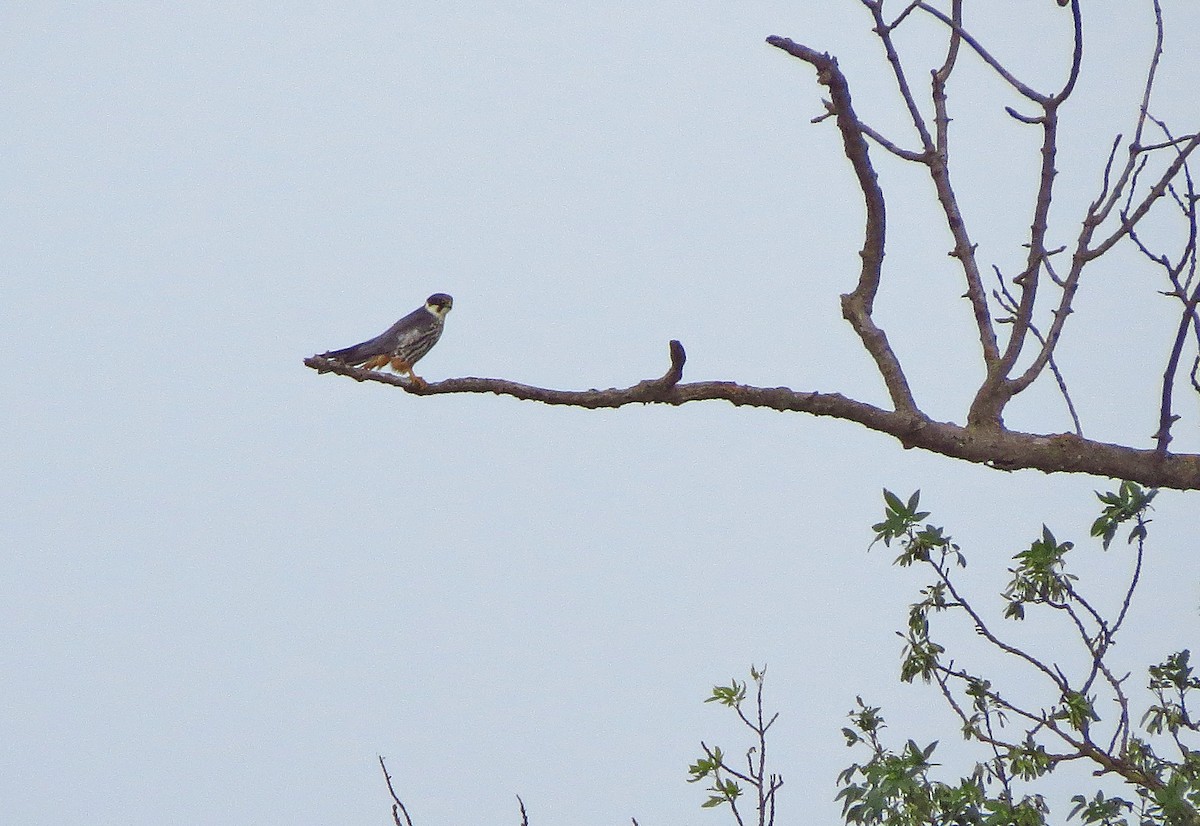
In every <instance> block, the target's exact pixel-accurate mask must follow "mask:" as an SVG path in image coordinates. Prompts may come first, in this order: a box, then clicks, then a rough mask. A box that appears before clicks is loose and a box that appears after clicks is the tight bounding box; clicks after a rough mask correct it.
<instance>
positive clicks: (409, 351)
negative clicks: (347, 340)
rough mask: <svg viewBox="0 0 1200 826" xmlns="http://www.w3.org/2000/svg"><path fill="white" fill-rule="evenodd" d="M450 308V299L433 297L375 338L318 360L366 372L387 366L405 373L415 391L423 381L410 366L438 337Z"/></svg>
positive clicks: (331, 351) (435, 295)
mask: <svg viewBox="0 0 1200 826" xmlns="http://www.w3.org/2000/svg"><path fill="white" fill-rule="evenodd" d="M453 306H454V299H453V298H451V297H450V296H448V295H446V294H445V293H434V294H433V295H431V296H429V298H427V299H425V306H423V307H418V308H417V309H415V310H413V311H412V312H411V313H409V314H408V315H406V316H405V317H404V318H402V319H400V320H399V321H397V322H396V323H395V324H393V325H392V326H391V327H388V328H387V330H385V331H384V332H382V333H380V334H379V335H377V336H375V338H372V339H368V340H367V341H364V342H362V343H361V344H355V345H354V346H353V347H346V348H344V349H342V350H330V351H329V352H326V353H321V354H320V358H324V359H332V360H333V361H340V362H342V363H343V364H348V365H350V366H352V367H366V368H367V369H368V370H377V369H380V368H383V367H388V366H390V367H391V368H392V369H393V370H395V371H396V372H397V373H406V374H407V375H408V377H409V379H410V380H411V381H412V383H413V384H414V385H416V386H417V387H424V386H425V385H426V382H425V379H423V378H421V377H420V376H418V375H417V374H416V373H414V372H413V365H414V364H416V363H417V362H418V361H420V360H421V357H422V356H424V355H425V354H426V353H428V352H429V351H430V349H431V348H432V347H433V345H435V344H437V340H438V339H439V338H441V337H442V327H443V326H444V325H445V322H446V314H447V313H448V312H450V308H451V307H453Z"/></svg>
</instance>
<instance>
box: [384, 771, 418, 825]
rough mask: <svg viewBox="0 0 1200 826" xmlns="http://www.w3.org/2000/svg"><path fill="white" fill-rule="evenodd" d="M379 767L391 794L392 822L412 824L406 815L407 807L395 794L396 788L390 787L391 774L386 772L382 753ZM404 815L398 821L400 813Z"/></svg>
mask: <svg viewBox="0 0 1200 826" xmlns="http://www.w3.org/2000/svg"><path fill="white" fill-rule="evenodd" d="M379 768H381V769H383V779H384V780H386V781H387V787H388V792H389V793H390V794H391V796H392V822H394V823H395V824H396V826H413V822H412V818H411V817H409V816H408V809H406V808H404V804H403V803H401V802H400V798H399V797H397V796H396V790H395V789H394V788H393V787H392V776H391V775H390V774H388V770H387V765H386V764H385V763H384V762H383V755H382V754H381V755H379ZM401 814H403V815H404V822H403V823H401V822H400V815H401Z"/></svg>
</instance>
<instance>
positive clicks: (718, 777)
mask: <svg viewBox="0 0 1200 826" xmlns="http://www.w3.org/2000/svg"><path fill="white" fill-rule="evenodd" d="M766 673H767V670H766V668H765V667H764V668H761V669H760V668H755V667H753V666H751V668H750V680H751V681H752V682H753V683H754V686H755V692H754V711H753V712H752V713H751V715H749V716H747V714H746V712H745V711H744V710H743V708H742V704H743V702H744V701H745V700H746V688H747V684H746V683H745V682H739V681H738V680H730V681H729V685H726V686H713V690H712V696H710V697H709V698H708V699H707V700H705V701H704V702H706V703H719V704H720V705H723V706H725V707H727V708H732V709H733V710H734V712H735V713H736V714H737V716H738V719H739V720H741V721H742V723H743V724H744V725H745V726H746V727H747V728H748V729H750V731H751V732H752V733H753V735H754V739H755V744H754V745H752V746H751V747H750V748H749V749H748V750H747V751H746V768H745V769H744V770H739V769H736V768H734V767H732V766H730V765H729V763H727V762H726V760H725V754H724V752H722V751H721V749H720V748H718V747H715V746H714V747H712V748H710V747H709V746H708V745H707V744H706V743H704V742H703V741H701V743H700V748H701V749H703V751H704V756H703V757H701V758H700V759H699V760H697V761H696V762H695V763H693V764H692V765H691V766H689V767H688V774H689V775H690V777H689V778H688V782H689V783H698V782H700V781H702V780H708V781H709V782H710V783H711V784H712V785H710V786H709V787H708V792H709V797H708V800H706V801H705V802H704V803H703V804H702V806H703V808H706V809H711V808H715V807H718V806H725V805H727V806H729V809H730V812H731V813H732V814H733V818H734V820H735V821H737V823H738V826H745V824H746V821H745V820H744V819H743V813H742V810H741V809H740V808H739V801H740V800H741V798H742V794H743V788H742V784H745V785H746V786H748V787H750V788H751V789H753V790H754V792H755V816H756V819H755V820H754V821H753V822H754V823H757V824H758V826H773V824H774V823H775V793H776V792H778V791H779V789H780V788H781V787H782V786H783V778H782V777H780V776H779V775H777V774H774V773H771V772H768V770H767V731H768V730H769V729H770V728H771V726H772V725H773V724H774V723H775V720H776V719H778V717H779V714H778V713H776V714H773V715H771V718H770V719H769V720H768V719H766V718H765V712H764V707H763V682H764V679H765V677H766Z"/></svg>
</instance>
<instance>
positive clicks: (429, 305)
mask: <svg viewBox="0 0 1200 826" xmlns="http://www.w3.org/2000/svg"><path fill="white" fill-rule="evenodd" d="M453 306H454V299H453V298H451V297H450V296H448V295H446V294H445V293H434V294H433V295H431V296H429V298H427V299H425V309H426V310H428V311H429V312H431V313H433V314H434V315H435V316H437V317H438V318H445V317H446V313H448V312H450V308H451V307H453Z"/></svg>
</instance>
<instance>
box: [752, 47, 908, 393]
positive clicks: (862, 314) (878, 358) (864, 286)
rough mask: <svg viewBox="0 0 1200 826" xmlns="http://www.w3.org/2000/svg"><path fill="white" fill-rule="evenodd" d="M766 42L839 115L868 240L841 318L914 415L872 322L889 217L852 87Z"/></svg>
mask: <svg viewBox="0 0 1200 826" xmlns="http://www.w3.org/2000/svg"><path fill="white" fill-rule="evenodd" d="M767 42H768V43H769V44H771V45H772V46H774V47H776V48H777V49H782V50H783V51H785V52H787V53H788V54H790V55H792V56H793V57H796V58H799V59H800V60H803V61H804V62H805V63H808V64H809V65H811V66H812V67H813V68H815V69H816V70H817V82H819V83H820V84H822V85H823V86H825V87H826V88H827V89H828V90H829V95H830V102H831V105H832V107H833V111H835V112H836V113H837V126H838V130H839V131H840V132H841V134H842V144H843V148H844V152H845V154H846V157H847V158H848V159H849V160H850V164H851V166H852V167H853V168H854V173H855V175H856V177H857V178H858V185H859V188H860V189H861V190H862V194H863V202H864V204H865V206H866V212H867V219H866V230H865V238H864V239H863V248H862V252H861V253H860V255H861V256H862V271H861V273H860V275H859V278H858V286H857V287H855V288H854V291H853V292H850V293H846V294H845V295H843V296H842V316H843V317H844V318H845V319H846V320H847V321H848V322H850V326H851V327H853V328H854V331H855V332H856V333H858V336H859V338H860V339H861V340H862V342H863V346H864V347H865V348H866V349H867V352H868V353H870V354H871V357H872V358H873V359H875V364H876V366H877V367H878V369H879V374H880V375H881V376H882V377H883V382H884V384H885V385H886V386H887V389H888V394H889V395H890V396H891V398H892V404H893V405H894V406H895V408H896V410H897V411H905V412H909V413H911V412H914V411H916V409H917V404H916V401H915V400H914V399H913V395H912V390H910V389H909V386H908V379H907V378H906V377H905V375H904V371H903V370H902V369H901V367H900V361H899V359H897V358H896V354H895V352H893V350H892V347H891V345H890V344H889V343H888V339H887V335H886V334H885V333H884V331H883V329H882V328H880V327H879V326H877V325H876V324H875V322H874V320H873V319H872V318H871V312H872V310H873V309H874V305H875V295H876V293H877V292H878V291H879V279H880V277H881V273H882V269H883V252H884V238H885V237H886V227H887V219H886V208H885V206H884V200H883V190H882V189H880V187H879V180H878V176H877V175H876V173H875V169H874V167H872V166H871V160H870V157H869V155H868V149H867V138H866V135H865V134H864V133H863V129H862V124H861V122H860V121H859V119H858V116H857V115H855V113H854V106H853V105H852V103H851V100H850V86H849V84H848V83H847V82H846V77H845V75H843V74H842V71H841V69H839V68H838V64H837V59H836V58H833V57H831V56H830V55H828V54H825V53H824V52H818V51H816V50H815V49H810V48H809V47H808V46H804V45H801V44H799V43H795V42H793V41H791V40H788V39H787V38H785V37H768V38H767Z"/></svg>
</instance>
